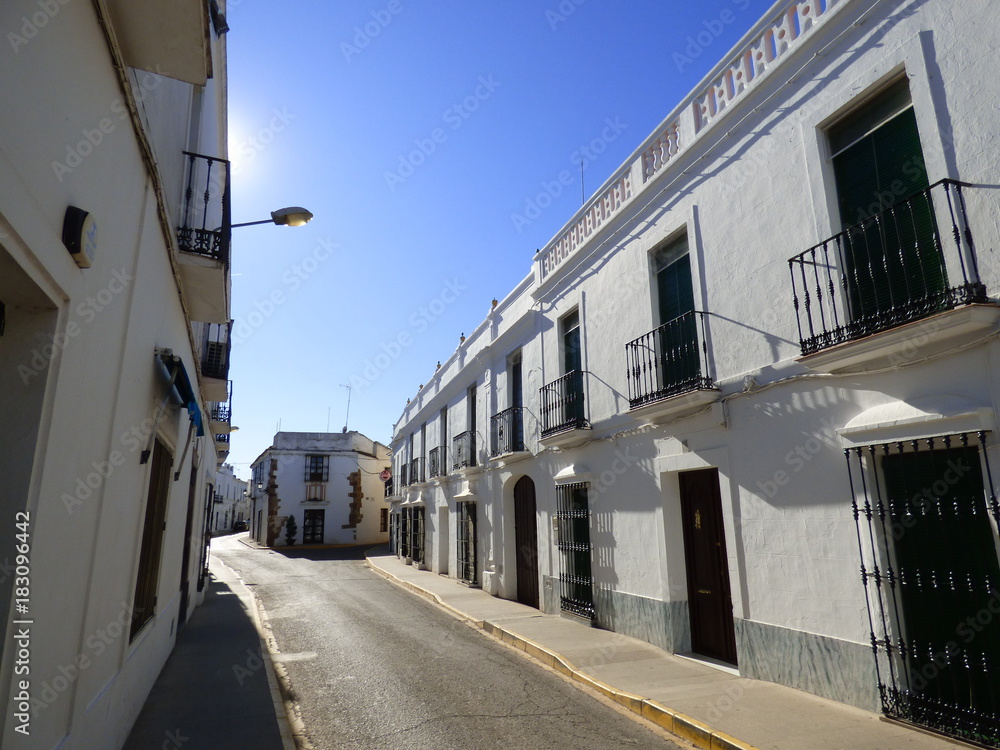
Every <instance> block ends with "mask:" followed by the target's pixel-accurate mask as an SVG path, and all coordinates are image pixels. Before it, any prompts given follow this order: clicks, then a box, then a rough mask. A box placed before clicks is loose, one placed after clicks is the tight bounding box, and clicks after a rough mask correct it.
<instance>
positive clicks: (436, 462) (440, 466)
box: [427, 445, 448, 477]
mask: <svg viewBox="0 0 1000 750" xmlns="http://www.w3.org/2000/svg"><path fill="white" fill-rule="evenodd" d="M447 453H448V449H447V448H445V446H443V445H440V446H438V447H437V448H431V449H430V451H429V452H428V454H427V472H428V474H429V475H430V476H431V477H440V476H442V475H444V474H447V473H448V469H447V467H446V466H445V461H446V459H447Z"/></svg>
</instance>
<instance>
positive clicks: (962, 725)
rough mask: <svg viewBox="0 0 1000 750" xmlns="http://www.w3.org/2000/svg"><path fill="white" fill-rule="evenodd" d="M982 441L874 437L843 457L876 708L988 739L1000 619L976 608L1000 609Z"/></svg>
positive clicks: (999, 572)
mask: <svg viewBox="0 0 1000 750" xmlns="http://www.w3.org/2000/svg"><path fill="white" fill-rule="evenodd" d="M984 442H985V433H983V432H979V433H967V434H958V435H950V436H942V437H933V438H927V439H921V440H919V441H918V440H911V441H905V442H895V443H887V444H881V445H870V446H864V447H858V448H852V449H851V450H850V451H849V453H848V459H847V460H848V470H849V475H850V479H851V483H852V488H853V491H854V494H855V496H854V497H852V501H853V511H854V517H855V519H857V523H858V532H859V536H858V543H859V546H860V554H861V563H862V564H861V579H862V583H863V584H864V586H865V590H866V594H867V598H868V604H869V618H870V626H871V643H872V644H873V645H874V646H875V659H876V669H877V671H876V674H877V675H878V680H879V685H878V687H879V694H880V695H881V696H882V707H883V711H884V712H885V713H886V714H887V715H889V716H892V717H895V718H900V719H904V720H906V721H911V722H914V723H917V724H923V725H925V726H929V727H931V728H933V729H937V730H938V731H942V732H945V733H946V734H952V735H955V736H959V737H963V738H965V739H969V740H975V741H977V742H984V743H985V744H989V745H990V746H994V745H995V743H996V742H997V741H998V740H1000V733H998V729H997V724H996V719H995V717H996V715H997V713H998V711H1000V696H997V694H996V689H995V688H996V669H997V665H1000V629H998V628H997V627H996V623H995V621H992V620H994V618H995V615H993V614H990V619H991V621H992V622H984V621H983V617H984V615H983V613H993V612H995V611H996V603H997V594H996V582H997V581H998V580H1000V561H998V558H997V549H996V545H995V533H996V532H995V531H994V529H995V528H996V527H995V526H994V525H993V524H995V523H996V522H998V521H1000V505H998V504H997V502H996V500H995V498H994V497H993V491H992V489H990V484H992V481H986V480H988V479H990V477H991V475H992V472H991V471H990V467H989V462H988V461H987V459H986V454H985V452H984V450H983V445H984ZM984 468H985V477H984ZM977 618H979V619H977ZM984 625H985V626H986V627H984Z"/></svg>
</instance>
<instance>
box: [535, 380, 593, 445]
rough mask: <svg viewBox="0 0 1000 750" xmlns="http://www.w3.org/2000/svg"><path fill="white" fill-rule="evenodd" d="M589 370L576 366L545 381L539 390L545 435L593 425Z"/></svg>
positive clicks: (543, 435)
mask: <svg viewBox="0 0 1000 750" xmlns="http://www.w3.org/2000/svg"><path fill="white" fill-rule="evenodd" d="M586 374H587V372H586V371H585V370H573V371H572V372H568V373H566V374H565V375H563V376H562V377H561V378H559V379H558V380H554V381H552V382H551V383H549V384H548V385H543V386H542V388H541V391H540V393H539V396H540V399H539V402H540V405H541V407H540V408H541V416H542V437H543V438H544V437H548V436H549V435H554V434H556V433H557V432H563V431H566V430H582V429H587V428H589V427H590V419H589V415H588V413H587V395H586V392H585V389H584V386H585V384H586V378H585V375H586Z"/></svg>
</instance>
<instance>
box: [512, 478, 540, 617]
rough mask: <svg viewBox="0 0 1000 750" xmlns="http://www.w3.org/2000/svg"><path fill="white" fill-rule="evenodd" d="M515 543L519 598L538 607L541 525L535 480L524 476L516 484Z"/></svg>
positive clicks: (530, 605)
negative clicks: (538, 520)
mask: <svg viewBox="0 0 1000 750" xmlns="http://www.w3.org/2000/svg"><path fill="white" fill-rule="evenodd" d="M514 544H515V545H516V547H517V550H516V554H517V600H518V601H519V602H520V603H521V604H527V605H528V606H529V607H536V608H537V607H538V525H537V521H536V518H535V483H534V482H532V481H531V478H530V477H521V478H520V479H518V480H517V484H515V485H514Z"/></svg>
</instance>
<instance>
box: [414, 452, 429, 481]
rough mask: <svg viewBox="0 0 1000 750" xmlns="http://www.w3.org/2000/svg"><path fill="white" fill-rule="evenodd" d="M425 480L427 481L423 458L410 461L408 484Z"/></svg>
mask: <svg viewBox="0 0 1000 750" xmlns="http://www.w3.org/2000/svg"><path fill="white" fill-rule="evenodd" d="M425 481H427V477H426V475H425V474H424V459H423V458H415V459H413V460H412V461H410V484H416V483H417V482H425Z"/></svg>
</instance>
